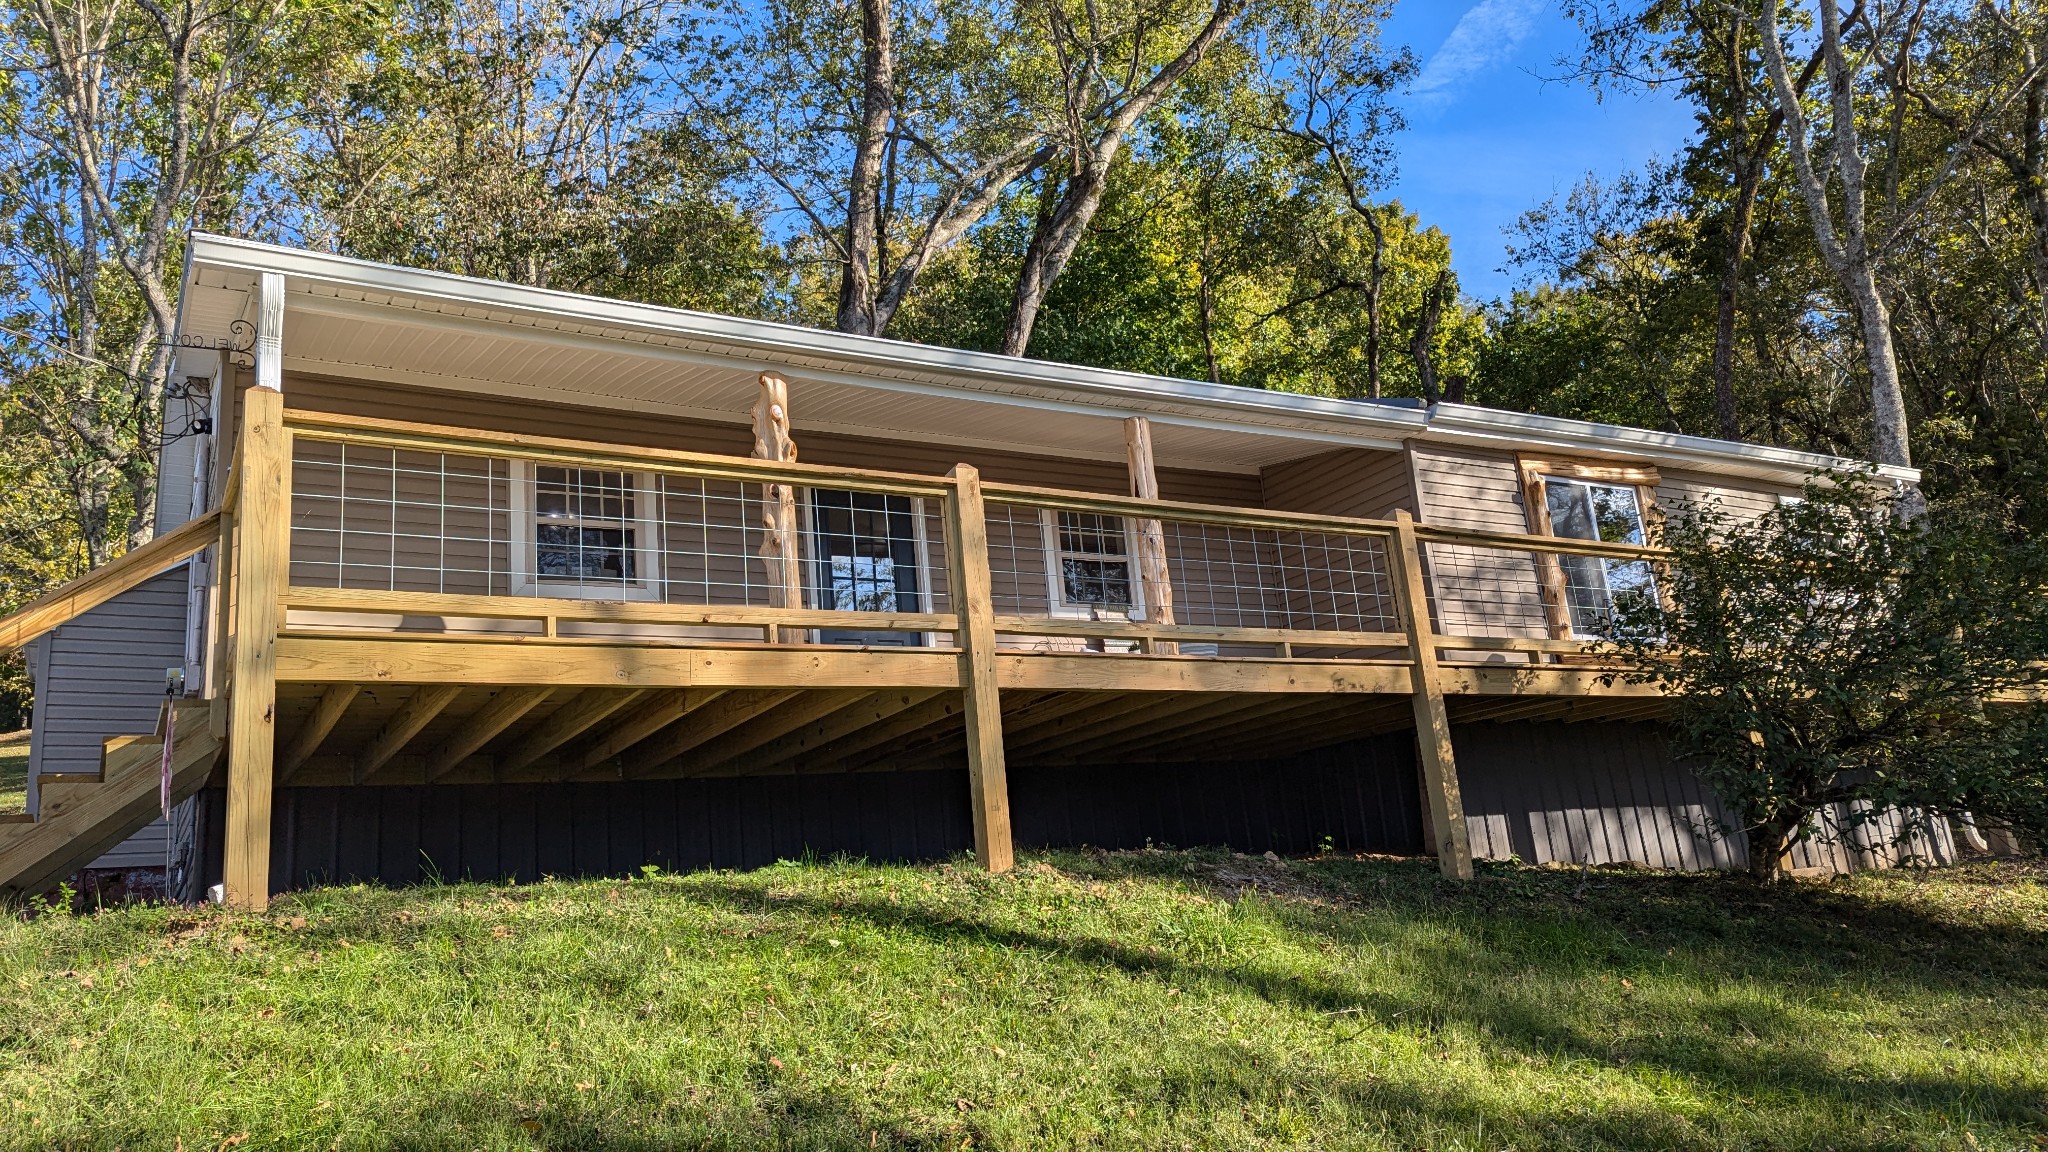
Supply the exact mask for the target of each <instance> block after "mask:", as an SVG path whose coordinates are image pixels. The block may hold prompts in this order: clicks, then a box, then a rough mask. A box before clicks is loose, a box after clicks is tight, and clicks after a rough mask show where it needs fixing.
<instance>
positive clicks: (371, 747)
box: [355, 684, 462, 784]
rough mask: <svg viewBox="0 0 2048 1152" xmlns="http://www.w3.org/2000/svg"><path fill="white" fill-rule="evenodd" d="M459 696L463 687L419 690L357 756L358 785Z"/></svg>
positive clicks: (408, 742) (435, 686)
mask: <svg viewBox="0 0 2048 1152" xmlns="http://www.w3.org/2000/svg"><path fill="white" fill-rule="evenodd" d="M460 695H462V685H460V684H428V685H424V686H422V687H420V688H418V689H416V690H415V691H414V692H413V694H412V696H411V698H410V699H408V700H406V702H405V704H404V705H403V706H401V707H400V708H399V709H398V714H397V715H395V716H393V717H392V718H391V719H390V720H387V721H386V722H385V724H384V727H383V728H382V729H380V730H378V732H377V735H375V736H374V737H371V739H370V742H369V743H368V744H366V745H364V746H363V749H362V751H360V752H358V753H356V768H355V782H356V783H358V784H361V783H363V782H364V781H365V780H368V779H369V778H370V777H372V776H374V775H376V773H377V769H379V768H382V767H383V766H384V765H385V764H386V763H388V762H389V761H390V760H391V758H392V757H393V756H396V755H398V754H399V753H400V752H403V751H405V746H406V745H407V744H410V743H412V739H413V737H415V736H417V735H419V734H420V732H421V731H422V730H424V729H425V728H426V726H427V725H429V724H431V723H433V722H434V717H436V716H439V715H440V714H441V713H442V711H443V710H444V709H446V708H447V707H448V705H449V704H451V703H453V702H454V700H455V698H456V697H457V696H460Z"/></svg>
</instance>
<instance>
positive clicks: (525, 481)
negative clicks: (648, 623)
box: [513, 464, 661, 600]
mask: <svg viewBox="0 0 2048 1152" xmlns="http://www.w3.org/2000/svg"><path fill="white" fill-rule="evenodd" d="M654 492H655V481H654V478H653V477H652V476H651V475H648V474H646V473H640V472H625V471H613V470H609V469H602V468H575V467H567V466H559V465H553V464H531V465H522V466H520V467H517V468H515V469H514V473H513V525H514V529H515V531H516V533H517V537H516V544H517V548H518V552H519V557H518V562H517V564H516V567H515V579H514V581H513V591H514V593H515V594H519V595H526V596H564V597H572V598H579V599H587V600H654V599H658V598H659V597H660V594H661V593H660V584H659V580H658V578H657V574H656V572H655V570H654V568H655V563H656V555H657V552H658V548H657V546H656V534H657V532H658V528H657V525H656V521H655V518H654V511H655V509H654V504H655V502H656V497H655V496H654Z"/></svg>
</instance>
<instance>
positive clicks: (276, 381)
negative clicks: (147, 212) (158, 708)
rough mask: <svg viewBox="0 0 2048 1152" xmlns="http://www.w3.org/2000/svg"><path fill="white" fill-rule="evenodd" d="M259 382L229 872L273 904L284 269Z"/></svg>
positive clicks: (271, 288) (260, 336)
mask: <svg viewBox="0 0 2048 1152" xmlns="http://www.w3.org/2000/svg"><path fill="white" fill-rule="evenodd" d="M256 300H257V305H256V311H257V325H256V383H255V386H254V387H252V388H250V389H249V390H248V391H247V392H245V393H243V395H242V427H241V435H240V440H241V467H242V473H241V492H240V494H239V495H238V496H237V498H236V509H235V528H234V538H235V545H236V547H235V552H236V554H237V555H236V559H235V563H234V565H233V571H234V574H235V587H234V590H233V591H234V658H233V659H234V664H233V667H234V679H233V680H232V682H231V685H230V691H231V695H230V696H229V700H228V707H229V709H230V711H229V718H228V797H227V820H226V825H227V827H226V843H225V845H224V846H223V847H224V856H225V859H224V861H223V864H224V867H223V879H224V890H225V893H226V901H227V904H228V906H229V907H231V908H236V909H240V910H242V911H246V912H261V911H263V910H264V909H265V908H267V907H269V905H270V794H271V788H272V785H273V784H274V783H275V779H274V773H273V759H272V758H273V755H274V750H275V748H276V740H277V632H278V626H279V624H280V623H281V621H280V620H279V617H278V607H277V603H278V597H280V596H281V595H283V593H284V585H285V579H286V565H287V564H289V563H290V548H291V490H290V485H289V482H288V481H289V473H290V468H291V442H290V434H289V433H287V432H286V431H285V427H284V393H283V392H282V391H281V390H280V384H281V382H282V369H283V364H282V354H283V336H284V277H283V276H282V275H281V274H279V273H276V272H265V273H262V274H261V276H260V277H259V280H258V286H257V296H256Z"/></svg>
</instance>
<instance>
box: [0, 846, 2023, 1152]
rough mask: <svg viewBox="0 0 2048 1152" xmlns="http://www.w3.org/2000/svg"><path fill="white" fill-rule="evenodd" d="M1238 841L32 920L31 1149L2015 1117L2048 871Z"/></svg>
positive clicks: (1255, 1136)
mask: <svg viewBox="0 0 2048 1152" xmlns="http://www.w3.org/2000/svg"><path fill="white" fill-rule="evenodd" d="M2043 879H2044V873H2042V872H2041V871H2039V870H2030V869H2027V868H2022V867H2019V866H2014V865H2003V866H1981V867H1972V868H1962V869H1955V870H1950V871H1947V872H1942V873H1935V874H1916V873H1903V872H1902V873H1892V874H1879V875H1868V876H1861V877H1857V878H1855V879H1852V880H1845V881H1837V882H1834V883H1827V884H1822V883H1806V882H1802V883H1797V884H1792V885H1788V886H1786V887H1785V888H1784V890H1782V891H1776V892H1765V891H1763V890H1760V889H1757V888H1754V887H1752V886H1750V885H1749V884H1747V883H1746V882H1744V881H1743V880H1741V879H1739V878H1734V877H1726V876H1671V875H1655V874H1645V873H1627V872H1619V871H1599V870H1596V871H1593V872H1591V873H1590V874H1588V875H1585V876H1581V875H1579V874H1577V873H1572V872H1553V871H1537V870H1531V869H1520V868H1509V867H1492V868H1487V869H1485V870H1484V872H1483V873H1482V875H1481V877H1480V878H1479V879H1478V880H1477V881H1476V882H1474V883H1473V884H1471V885H1469V886H1457V885H1453V884H1450V883H1447V882H1444V881H1440V880H1439V879H1438V878H1437V877H1436V875H1435V874H1434V871H1433V869H1432V868H1430V867H1429V866H1428V865H1427V864H1425V863H1417V862H1412V861H1387V860H1353V859H1348V858H1338V859H1324V860H1315V861H1285V862H1281V861H1269V860H1260V859H1246V858H1243V857H1237V856H1232V855H1229V854H1226V853H1179V852H1163V851H1162V852H1139V853H1126V854H1115V855H1084V854H1071V855H1069V854H1061V855H1041V856H1035V857H1032V858H1030V859H1027V860H1026V861H1025V862H1024V863H1023V865H1022V866H1021V867H1020V869H1019V870H1018V871H1017V872H1016V873H1015V874H1013V875H1010V876H1004V877H996V878H990V877H986V876H982V875H980V874H977V873H976V872H974V871H973V870H972V869H971V868H969V867H965V866H941V867H928V868H910V867H873V866H866V865H859V864H830V865H815V866H813V865H803V866H797V865H788V866H780V867H774V868H768V869H763V870H761V871H757V872H752V873H745V874H734V873H702V874H693V875H684V876H677V875H664V874H650V875H649V876H646V877H643V878H637V879H634V880H631V881H612V882H602V881H600V882H578V883H565V882H559V883H558V882H550V883H543V884H535V885H528V886H520V887H492V886H485V885H467V884H465V885H449V886H443V887H434V888H426V889H419V890H413V891H402V892H398V891H384V890H377V889H369V888H345V889H329V890H323V891H317V892H312V893H308V894H305V895H301V896H296V897H293V898H290V899H288V900H285V901H283V902H281V903H280V904H279V905H278V906H277V907H276V908H274V909H273V911H272V913H271V914H270V915H269V916H267V917H262V918H255V917H242V916H233V915H229V914H225V913H218V912H211V911H209V912H192V911H187V910H178V909H166V908H143V907H138V908H127V909H121V910H115V911H108V912H104V913H100V914H97V915H91V916H84V917H71V916H63V915H44V916H40V917H36V918H33V919H20V918H9V919H6V920H4V922H0V1146H4V1147H9V1148H53V1147H64V1148H114V1147H124V1148H172V1147H176V1146H180V1145H182V1147H184V1148H186V1149H198V1148H218V1147H222V1146H224V1145H236V1146H240V1147H243V1148H247V1149H254V1148H330V1147H340V1148H372V1147H377V1148H382V1147H405V1148H551V1149H565V1148H590V1149H656V1148H700V1147H701V1148H732V1149H740V1148H760V1147H785V1148H818V1149H831V1148H846V1149H865V1148H875V1147H882V1148H918V1149H962V1148H983V1149H988V1148H1004V1149H1038V1148H1075V1147H1089V1148H1134V1149H1136V1148H1143V1149H1173V1148H1228V1149H1242V1148H1315V1149H1339V1148H1381V1147H1409V1148H1431V1149H1446V1148H1473V1149H1477V1148H1523V1149H1528V1148H1603V1147H1614V1148H1703V1149H1704V1148H1729V1147H1736V1148H1878V1147H1882V1148H2009V1149H2021V1148H2025V1149H2034V1148H2039V1147H2041V1146H2043V1143H2044V1137H2043V1136H2042V1133H2044V1132H2048V889H2044V887H2043V884H2042V881H2043Z"/></svg>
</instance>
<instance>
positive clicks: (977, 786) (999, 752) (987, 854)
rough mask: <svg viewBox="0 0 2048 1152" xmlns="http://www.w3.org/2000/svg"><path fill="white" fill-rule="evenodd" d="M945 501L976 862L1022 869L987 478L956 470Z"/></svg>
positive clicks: (968, 468) (964, 467)
mask: <svg viewBox="0 0 2048 1152" xmlns="http://www.w3.org/2000/svg"><path fill="white" fill-rule="evenodd" d="M950 475H951V477H952V480H953V484H954V488H953V492H952V494H951V495H950V496H948V497H947V499H946V512H947V522H946V561H947V564H948V567H949V575H950V576H951V578H952V588H953V597H954V605H953V606H954V608H955V610H956V611H957V612H958V613H959V615H960V633H959V645H960V687H961V689H962V690H963V691H964V693H965V695H966V715H967V782H968V793H969V796H970V802H971V803H972V804H973V805H974V856H975V859H976V860H978V861H980V863H981V866H982V867H983V868H985V869H987V870H988V871H990V872H1008V871H1009V870H1010V869H1011V868H1012V867H1014V866H1015V865H1016V852H1015V850H1014V849H1013V847H1012V846H1011V843H1010V781H1009V774H1008V772H1007V770H1006V769H1005V768H1004V766H1003V703H1002V699H1001V696H1000V694H999V692H998V690H997V688H996V612H995V604H994V600H993V592H992V591H991V588H990V582H989V573H988V519H987V512H986V511H985V510H984V508H983V505H982V499H981V473H980V472H979V471H978V470H976V469H975V468H974V466H973V465H970V464H958V465H955V466H954V468H953V471H952V472H951V473H950Z"/></svg>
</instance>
